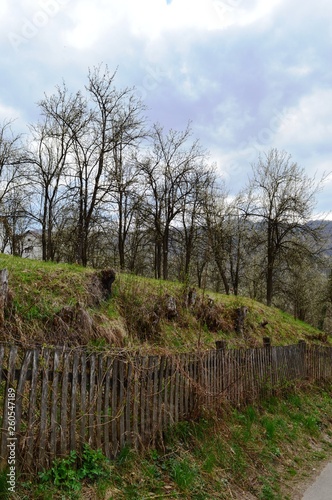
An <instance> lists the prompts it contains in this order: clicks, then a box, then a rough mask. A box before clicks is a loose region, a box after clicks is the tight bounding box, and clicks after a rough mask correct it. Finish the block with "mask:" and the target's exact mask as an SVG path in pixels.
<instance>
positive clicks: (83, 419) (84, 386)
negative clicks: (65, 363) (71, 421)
mask: <svg viewBox="0 0 332 500" xmlns="http://www.w3.org/2000/svg"><path fill="white" fill-rule="evenodd" d="M86 362H87V360H86V354H85V352H82V354H81V384H80V393H81V408H80V410H81V411H80V415H79V418H80V449H81V450H82V448H83V445H84V443H85V442H86V432H87V429H86V420H87V415H86V411H87V401H86V398H87V394H86V391H87V369H86Z"/></svg>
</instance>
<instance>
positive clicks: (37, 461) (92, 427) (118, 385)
mask: <svg viewBox="0 0 332 500" xmlns="http://www.w3.org/2000/svg"><path fill="white" fill-rule="evenodd" d="M219 347H221V348H219V349H216V350H211V351H206V352H201V353H186V354H177V355H168V356H166V355H159V356H138V355H136V356H134V355H132V354H129V353H127V354H126V353H118V354H114V355H110V354H107V355H106V354H97V353H89V352H87V351H85V350H77V349H75V350H68V349H65V348H63V349H60V348H55V349H50V348H40V349H22V348H19V347H18V346H7V345H1V344H0V404H1V406H0V411H1V415H2V416H1V435H0V451H1V463H2V466H5V465H6V463H7V461H8V454H9V453H10V447H9V446H8V445H9V444H12V443H15V451H16V461H17V464H18V466H19V468H20V470H26V471H33V470H35V471H36V470H40V469H41V468H43V467H47V466H49V465H50V463H51V461H52V460H53V459H54V458H55V457H60V456H65V455H67V454H68V453H69V451H70V450H74V449H75V450H81V449H82V447H83V444H84V443H89V444H90V446H92V447H94V448H99V449H101V450H102V451H103V453H104V454H105V455H106V456H107V457H108V458H113V457H115V456H116V455H117V454H118V452H119V451H120V450H121V448H123V447H124V446H125V445H131V446H134V447H141V446H144V445H147V444H154V443H156V442H158V441H160V440H162V434H163V431H164V430H165V429H167V428H168V427H169V426H170V425H172V424H174V423H176V422H178V421H180V420H185V419H189V418H192V417H195V416H198V415H200V414H201V413H202V411H203V409H210V408H211V409H216V408H218V407H220V406H221V405H222V404H223V402H226V401H227V402H229V403H230V404H232V405H241V404H245V403H248V402H253V401H257V400H259V399H260V398H262V397H264V396H267V395H269V394H271V393H272V392H273V390H274V389H275V388H277V387H280V386H282V385H283V384H285V383H289V382H290V381H296V380H308V381H317V380H322V379H325V380H332V348H330V347H321V346H308V345H306V344H305V342H303V341H301V342H299V344H297V345H290V346H277V347H274V346H273V347H271V346H270V344H269V343H267V344H265V347H262V348H253V349H225V348H224V346H223V344H221V345H220V346H219Z"/></svg>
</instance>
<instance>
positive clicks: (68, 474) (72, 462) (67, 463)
mask: <svg viewBox="0 0 332 500" xmlns="http://www.w3.org/2000/svg"><path fill="white" fill-rule="evenodd" d="M77 458H78V457H77V453H76V451H71V452H70V454H69V456H68V457H66V458H61V459H56V460H54V462H53V465H52V467H51V468H50V469H48V470H44V471H43V472H40V473H39V478H40V481H41V489H42V490H43V489H45V488H43V486H46V489H47V487H49V486H50V485H54V486H56V487H58V488H60V489H62V490H64V491H67V492H77V491H79V490H80V489H81V482H80V480H79V477H78V475H77V471H76V463H77Z"/></svg>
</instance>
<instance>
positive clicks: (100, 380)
mask: <svg viewBox="0 0 332 500" xmlns="http://www.w3.org/2000/svg"><path fill="white" fill-rule="evenodd" d="M103 363H104V357H103V355H102V354H99V356H98V358H97V385H96V400H97V401H96V446H97V448H98V449H100V448H101V447H102V446H101V443H102V439H101V436H102V428H101V420H102V402H103V382H104V380H103Z"/></svg>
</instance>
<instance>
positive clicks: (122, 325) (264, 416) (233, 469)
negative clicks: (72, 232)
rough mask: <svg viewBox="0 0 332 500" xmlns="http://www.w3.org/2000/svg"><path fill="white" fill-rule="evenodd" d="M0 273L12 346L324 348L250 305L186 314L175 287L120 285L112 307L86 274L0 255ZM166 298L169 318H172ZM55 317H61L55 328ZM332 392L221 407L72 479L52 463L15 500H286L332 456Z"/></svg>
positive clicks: (218, 301)
mask: <svg viewBox="0 0 332 500" xmlns="http://www.w3.org/2000/svg"><path fill="white" fill-rule="evenodd" d="M4 267H6V268H7V269H8V270H9V287H10V290H11V295H10V301H9V304H8V307H7V311H6V324H5V328H4V329H3V332H2V336H3V339H5V340H7V341H11V342H12V341H17V342H20V343H24V344H26V345H31V344H34V343H36V342H37V343H43V344H47V345H50V344H51V345H56V344H60V343H62V342H63V341H64V340H65V341H66V342H69V343H72V344H82V345H87V346H89V347H91V348H98V349H108V348H111V347H109V342H110V341H115V345H117V346H122V347H124V348H127V349H133V350H135V351H137V350H140V351H142V352H143V351H144V352H172V351H193V350H195V349H196V348H197V346H198V345H199V347H200V348H213V347H214V343H215V340H220V339H226V340H227V342H228V345H229V346H255V345H261V342H262V337H263V336H269V337H271V339H272V342H273V344H274V345H278V344H291V343H295V342H297V341H298V340H299V339H300V338H304V339H306V340H307V341H309V342H311V341H314V342H320V341H322V340H326V343H328V344H329V343H330V340H329V339H324V338H323V337H322V335H321V332H319V331H317V330H315V329H313V328H312V327H310V326H309V325H306V324H303V323H301V322H298V321H295V320H294V319H293V318H292V317H291V316H289V315H286V314H284V313H282V312H280V311H278V310H276V309H273V308H266V307H265V306H264V305H262V304H259V303H256V302H254V301H252V300H250V299H248V298H243V297H226V296H222V295H216V294H212V293H208V292H201V293H198V296H197V298H196V302H195V304H192V305H191V306H188V304H187V300H186V299H187V292H188V290H186V289H185V288H184V286H183V285H181V284H176V283H164V282H156V281H154V280H148V279H143V278H137V277H134V276H129V275H119V276H118V277H117V280H116V282H115V283H114V287H113V296H112V298H111V299H109V300H102V299H101V298H100V294H99V291H98V289H97V288H98V287H97V286H96V280H95V278H94V274H95V271H93V270H91V269H82V268H80V267H78V266H67V265H54V264H48V263H46V264H45V263H40V262H34V261H27V260H23V259H19V258H12V257H8V256H2V255H1V256H0V268H4ZM170 297H171V298H172V299H174V300H172V301H171V305H172V306H174V302H175V304H176V312H174V307H173V309H172V311H170ZM211 299H212V300H211ZM78 304H79V305H78ZM242 306H245V307H247V308H248V314H247V317H246V319H245V325H244V332H243V334H235V333H234V329H235V322H236V309H238V308H239V307H242ZM64 310H65V311H67V312H68V311H71V314H70V315H69V316H68V315H67V316H66V315H63V314H62V313H61V312H63V311H64ZM78 310H79V311H82V310H84V311H85V312H86V313H87V314H86V315H83V316H82V314H76V313H75V311H76V312H77V311H78ZM75 314H76V315H75ZM59 317H60V318H61V320H62V321H64V322H65V319H66V317H69V320H68V323H67V324H65V325H63V324H62V323H61V328H60V327H59V321H57V318H59ZM266 322H267V324H266V325H265V326H262V325H263V324H264V323H266ZM84 325H86V330H85V331H84V329H83V330H82V326H84ZM113 345H114V344H113ZM331 389H332V387H331V385H330V386H324V387H311V388H308V387H306V388H304V387H302V388H301V387H299V386H297V387H288V388H287V390H284V391H283V392H280V394H278V397H273V398H271V399H269V400H267V401H265V402H262V403H261V404H259V405H255V406H249V407H246V408H242V409H241V408H237V409H234V408H230V407H226V406H225V407H224V408H222V410H221V412H220V415H205V416H204V418H201V419H200V420H199V421H197V422H187V423H182V424H179V425H178V426H177V427H176V428H174V429H171V430H169V432H168V433H167V435H166V437H165V442H164V446H163V447H160V448H158V449H156V448H155V449H150V450H147V451H146V452H144V453H141V454H138V453H136V452H134V451H132V450H130V449H125V450H123V451H122V452H121V454H120V456H119V457H118V459H117V460H116V461H115V462H114V463H111V464H106V463H105V464H104V465H103V463H104V462H103V459H102V458H101V457H100V456H96V455H94V454H93V453H90V454H89V452H87V457H88V458H87V461H86V462H84V461H83V468H82V461H81V468H80V469H79V470H77V466H76V457H72V459H70V460H68V461H67V462H65V463H63V462H57V463H56V464H55V465H54V466H53V468H52V469H51V471H48V473H45V474H44V475H43V477H42V479H43V481H41V482H38V481H37V480H34V481H31V478H27V477H19V478H18V484H19V485H20V486H19V491H18V493H17V495H18V496H17V498H22V499H24V498H25V499H28V498H45V499H46V498H47V499H48V498H68V499H69V498H75V497H76V498H103V499H104V498H105V499H139V500H141V499H142V500H143V499H148V498H161V499H162V498H165V499H168V498H174V499H175V498H187V499H196V500H199V499H214V498H216V499H217V498H220V499H230V498H243V499H246V500H247V499H248V500H249V499H250V498H253V499H254V498H257V499H264V500H269V499H287V498H288V499H295V498H296V491H297V487H296V484H297V482H298V481H302V480H303V478H305V477H307V475H308V474H309V473H310V471H311V470H312V468H316V467H317V464H319V463H320V462H321V461H322V460H323V459H325V458H328V457H330V456H332V450H331V442H332V398H331ZM66 471H67V472H66ZM93 471H94V472H93ZM105 471H106V472H105ZM94 479H95V480H97V482H96V483H93V484H92V480H94ZM54 482H57V483H58V485H57V486H56V487H55V486H54ZM294 488H295V489H294ZM1 490H2V492H4V491H5V485H3V486H2V487H1V486H0V492H1ZM299 498H300V497H299Z"/></svg>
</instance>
